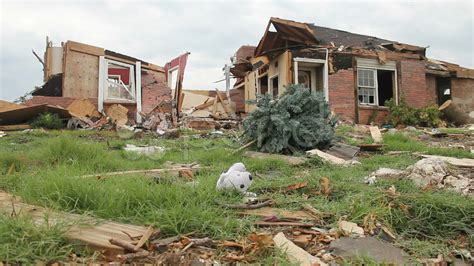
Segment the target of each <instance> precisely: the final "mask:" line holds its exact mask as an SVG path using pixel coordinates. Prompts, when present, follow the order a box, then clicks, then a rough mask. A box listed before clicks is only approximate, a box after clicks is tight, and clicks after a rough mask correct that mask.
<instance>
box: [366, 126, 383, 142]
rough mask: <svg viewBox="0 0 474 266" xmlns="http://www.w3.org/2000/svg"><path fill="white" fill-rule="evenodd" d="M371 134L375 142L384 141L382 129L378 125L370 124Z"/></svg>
mask: <svg viewBox="0 0 474 266" xmlns="http://www.w3.org/2000/svg"><path fill="white" fill-rule="evenodd" d="M369 130H370V135H371V136H372V139H373V140H374V142H375V143H382V142H383V138H382V133H380V129H379V127H378V126H370V127H369Z"/></svg>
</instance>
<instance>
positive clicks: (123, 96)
mask: <svg viewBox="0 0 474 266" xmlns="http://www.w3.org/2000/svg"><path fill="white" fill-rule="evenodd" d="M133 70H134V67H133V65H129V64H125V63H121V62H115V61H112V60H107V78H106V80H105V99H106V100H126V101H134V100H135V96H136V95H135V84H134V75H133Z"/></svg>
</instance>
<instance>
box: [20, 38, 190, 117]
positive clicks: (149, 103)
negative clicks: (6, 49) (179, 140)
mask: <svg viewBox="0 0 474 266" xmlns="http://www.w3.org/2000/svg"><path fill="white" fill-rule="evenodd" d="M187 55H188V53H186V54H183V55H182V56H179V57H177V58H175V59H173V60H171V61H170V62H169V63H167V64H166V65H165V67H161V66H158V65H155V64H152V63H148V62H145V61H143V60H140V59H137V58H134V57H131V56H128V55H124V54H120V53H117V52H114V51H110V50H107V49H104V48H100V47H96V46H92V45H87V44H83V43H79V42H74V41H67V42H66V43H62V44H61V46H59V47H54V46H53V45H52V42H50V41H49V40H48V39H47V40H46V50H45V53H44V59H43V60H40V61H42V63H43V67H44V68H43V71H44V81H45V83H44V85H43V86H41V87H39V88H37V89H36V90H35V91H33V92H32V96H33V97H32V98H31V99H30V100H28V101H27V102H26V103H25V104H27V105H36V104H50V105H56V106H60V107H63V108H67V107H68V106H69V105H70V104H71V103H72V102H73V101H74V100H75V99H78V98H87V99H89V100H90V101H91V102H92V103H94V104H95V105H96V107H97V109H98V111H100V112H102V111H105V112H107V109H108V108H109V107H110V106H112V105H113V104H120V105H122V106H124V107H126V108H127V109H128V116H129V119H130V120H133V121H137V122H140V120H141V114H147V113H149V112H151V111H152V110H154V109H155V108H156V107H158V106H159V107H160V110H162V111H163V110H165V111H167V112H169V111H171V108H172V104H171V103H172V101H171V99H173V100H175V101H179V98H176V97H179V95H181V93H180V90H181V84H182V80H183V74H184V67H185V65H186V60H187ZM171 88H173V91H175V95H172V90H171Z"/></svg>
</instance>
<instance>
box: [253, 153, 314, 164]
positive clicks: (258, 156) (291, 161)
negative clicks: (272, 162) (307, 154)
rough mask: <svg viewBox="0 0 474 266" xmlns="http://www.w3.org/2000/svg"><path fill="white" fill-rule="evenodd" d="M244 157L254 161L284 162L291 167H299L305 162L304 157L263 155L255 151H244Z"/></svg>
mask: <svg viewBox="0 0 474 266" xmlns="http://www.w3.org/2000/svg"><path fill="white" fill-rule="evenodd" d="M244 156H246V157H249V158H256V159H279V160H283V161H286V162H287V163H289V164H291V165H301V164H304V163H305V162H306V160H307V159H306V158H304V157H296V156H288V155H282V154H272V153H263V152H256V151H246V152H245V153H244Z"/></svg>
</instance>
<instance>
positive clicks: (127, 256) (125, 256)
mask: <svg viewBox="0 0 474 266" xmlns="http://www.w3.org/2000/svg"><path fill="white" fill-rule="evenodd" d="M148 256H150V252H148V251H146V250H144V251H140V252H137V253H128V254H122V255H117V259H119V260H121V261H123V262H126V261H129V260H134V259H142V258H146V257H148Z"/></svg>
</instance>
